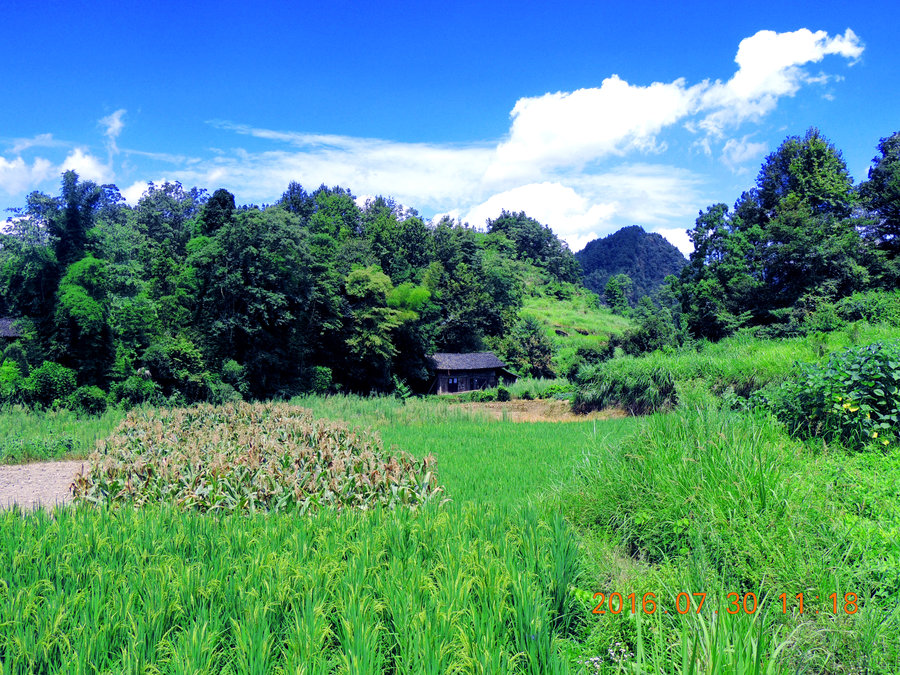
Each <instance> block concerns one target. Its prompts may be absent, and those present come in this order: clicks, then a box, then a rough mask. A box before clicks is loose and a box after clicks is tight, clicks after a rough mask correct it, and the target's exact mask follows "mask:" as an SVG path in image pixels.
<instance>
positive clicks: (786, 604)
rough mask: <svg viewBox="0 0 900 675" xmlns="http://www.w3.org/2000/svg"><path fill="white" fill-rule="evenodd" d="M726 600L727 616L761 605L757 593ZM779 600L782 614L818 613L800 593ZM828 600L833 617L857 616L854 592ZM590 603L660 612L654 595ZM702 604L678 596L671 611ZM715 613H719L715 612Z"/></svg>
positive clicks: (699, 598) (601, 609) (604, 608)
mask: <svg viewBox="0 0 900 675" xmlns="http://www.w3.org/2000/svg"><path fill="white" fill-rule="evenodd" d="M597 598H599V599H600V600H599V602H597ZM725 598H726V601H727V602H726V604H725V608H724V611H725V612H727V613H728V614H742V613H743V614H754V613H756V610H757V609H759V604H760V603H759V601H758V600H757V596H756V593H744V594H743V595H741V594H740V593H728V594H727V595H726V596H725ZM778 599H779V600H781V612H782V614H787V613H788V611H793V610H794V609H796V610H797V612H798V613H799V614H803V613H804V610H805V611H806V612H807V613H812V612H815V613H816V614H818V613H819V605H815V604H814V605H813V607H814V609H810V603H807V604H806V606H804V596H803V593H797V594H796V595H794V596H791V597H789V596H788V594H787V593H782V594H781V595H779V596H778ZM815 599H816V601H817V602H819V596H818V595H817V596H815ZM828 599H830V600H831V602H830V603H828V604H825V605H822V607H823V608H824V611H826V612H827V611H830V612H831V613H832V614H838V613H840V612H843V613H845V614H856V613H857V612H858V611H859V597H858V596H857V595H856V593H844V595H843V597H840V596H838V594H837V593H832V594H831V595H829V596H828ZM593 600H594V601H595V602H597V604H596V606H595V607H594V609H593V610H592V612H591V613H592V614H621V613H622V612H623V611H625V612H627V613H630V614H637V613H639V612H640V613H643V614H653V613H655V612H656V611H657V610H658V609H660V607H659V605H658V604H657V598H656V593H644V595H643V596H638V595H637V594H636V593H629V594H628V595H622V594H621V593H610V594H609V595H606V594H605V593H602V592H597V593H594V596H593ZM705 602H706V593H679V594H678V595H676V596H675V606H674V607H673V611H674V612H676V613H678V614H688V613H690V612H694V613H695V614H699V613H700V611H701V610H702V609H703V604H704V603H705ZM628 610H630V612H629V611H628ZM661 611H662V612H663V613H664V614H668V613H669V610H668V608H663V609H661ZM714 611H715V612H716V613H718V610H714Z"/></svg>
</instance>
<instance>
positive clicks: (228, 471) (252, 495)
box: [75, 403, 442, 513]
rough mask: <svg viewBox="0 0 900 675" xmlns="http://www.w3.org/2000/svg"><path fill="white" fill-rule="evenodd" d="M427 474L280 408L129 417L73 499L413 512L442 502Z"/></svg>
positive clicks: (424, 466) (364, 437) (354, 434)
mask: <svg viewBox="0 0 900 675" xmlns="http://www.w3.org/2000/svg"><path fill="white" fill-rule="evenodd" d="M433 464H434V458H433V457H426V458H425V459H422V460H418V459H414V458H413V457H411V456H409V455H407V454H406V453H402V452H400V453H398V454H396V455H390V456H389V455H388V454H387V453H386V452H385V451H384V450H383V449H382V445H381V441H380V440H379V439H378V437H377V436H374V435H371V434H366V433H363V432H359V431H355V430H351V429H350V428H349V427H347V426H344V425H341V424H335V423H329V422H324V421H322V420H314V419H313V417H312V414H311V413H310V412H309V411H308V410H304V409H303V408H299V407H296V406H292V405H289V404H286V403H278V404H276V403H267V404H261V403H257V404H249V403H238V404H228V405H222V406H212V405H208V404H201V405H197V406H195V407H192V408H180V409H164V410H132V411H131V412H130V413H129V414H128V416H127V417H126V419H125V421H124V422H123V423H122V424H121V425H119V427H118V429H117V430H116V433H114V434H113V435H112V436H111V437H110V438H108V439H107V440H105V441H100V442H99V443H98V446H97V450H96V451H95V452H94V453H93V454H92V455H91V457H90V470H89V471H88V473H87V475H79V476H77V477H76V479H75V497H76V499H79V500H83V501H88V502H95V503H99V502H109V503H127V504H134V505H136V506H141V505H144V504H150V503H157V502H168V503H173V504H175V505H177V506H178V507H179V508H182V509H196V510H199V511H203V512H206V511H293V512H297V511H299V512H301V513H305V512H307V511H311V510H317V509H319V508H325V507H327V508H334V509H341V508H362V509H366V508H370V507H373V506H377V505H383V506H387V507H395V506H400V505H404V506H410V507H416V506H419V505H422V504H425V503H426V502H428V501H430V500H432V499H433V498H434V497H436V496H438V495H439V494H440V493H441V492H442V488H440V487H438V486H437V480H436V478H435V474H434V472H433V470H432V465H433Z"/></svg>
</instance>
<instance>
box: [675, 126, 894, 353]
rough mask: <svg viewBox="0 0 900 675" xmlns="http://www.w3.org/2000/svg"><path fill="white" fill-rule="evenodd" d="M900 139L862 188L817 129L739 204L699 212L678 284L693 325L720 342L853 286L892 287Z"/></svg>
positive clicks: (792, 143) (789, 144)
mask: <svg viewBox="0 0 900 675" xmlns="http://www.w3.org/2000/svg"><path fill="white" fill-rule="evenodd" d="M892 138H893V137H892ZM895 145H896V141H893V140H891V139H885V140H883V141H882V143H881V145H880V146H879V147H880V149H881V150H882V152H883V153H884V154H883V156H882V158H881V159H879V158H876V166H875V167H873V169H872V171H871V173H870V180H869V181H868V182H867V183H865V184H864V186H863V188H862V190H861V191H860V190H858V189H857V188H856V187H855V186H854V185H853V180H852V178H851V177H850V175H849V173H848V172H847V167H846V164H845V163H844V160H843V157H842V155H841V152H840V151H839V150H837V149H836V148H835V147H834V146H833V145H832V144H831V143H830V142H828V140H827V139H826V138H825V137H824V136H823V135H822V134H821V133H820V132H819V131H818V130H817V129H810V130H809V131H808V132H807V133H806V134H805V135H804V136H803V137H796V136H792V137H789V138H787V139H786V140H785V141H784V142H783V143H782V144H781V146H780V147H779V148H778V150H776V151H775V152H773V153H772V154H770V155H769V156H768V157H767V158H766V160H765V162H764V163H763V165H762V167H761V169H760V172H759V175H758V177H757V179H756V186H755V187H754V188H753V189H751V190H749V191H747V192H745V193H744V194H743V195H741V197H740V199H738V201H737V203H736V204H735V206H734V209H733V210H729V209H728V207H727V206H726V205H725V204H715V205H712V206H710V207H708V208H707V209H706V210H705V211H704V212H701V213H700V216H699V217H698V218H697V222H696V226H695V227H694V229H693V230H692V231H691V232H690V236H691V240H692V241H693V243H694V248H695V250H694V252H693V253H692V254H691V257H690V262H689V264H688V265H687V266H686V267H685V268H684V269H683V270H682V272H681V276H680V281H679V283H678V284H677V285H676V288H677V290H678V291H679V293H680V297H681V311H682V312H683V320H684V322H685V326H686V327H687V328H688V329H689V330H690V332H691V333H692V334H693V335H694V336H696V337H707V338H711V339H719V338H721V337H724V336H726V335H729V334H731V333H733V332H734V331H735V330H737V329H738V328H740V327H741V326H744V325H751V326H773V327H778V326H784V325H788V324H791V319H792V318H794V319H795V320H796V315H797V313H798V312H801V313H804V314H809V313H813V312H815V311H816V310H817V309H818V308H819V306H820V305H823V304H828V303H833V302H836V301H839V300H840V299H841V298H845V297H847V296H849V295H851V294H853V293H854V292H857V291H863V290H867V289H870V288H873V287H874V288H878V287H881V288H889V289H893V288H894V287H895V286H896V284H897V280H898V276H897V268H896V265H895V264H894V256H895V254H894V252H893V248H894V247H895V239H896V237H895V236H894V235H893V234H891V227H892V223H893V220H892V218H893V215H892V214H893V213H894V211H893V210H892V209H895V208H896V202H897V194H895V193H894V192H892V189H893V188H892V187H891V185H893V183H892V181H893V180H894V178H893V175H894V174H893V171H894V169H893V168H892V167H893V166H894V164H895V163H896V158H895V155H896V152H895V148H894V146H895ZM861 202H864V203H865V204H867V205H868V207H869V211H868V212H866V211H865V210H863V209H860V208H859V206H860V204H861Z"/></svg>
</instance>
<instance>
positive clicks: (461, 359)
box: [430, 352, 516, 394]
mask: <svg viewBox="0 0 900 675" xmlns="http://www.w3.org/2000/svg"><path fill="white" fill-rule="evenodd" d="M430 358H431V365H432V369H433V370H434V376H435V378H434V382H433V383H432V385H431V391H432V392H435V393H437V394H455V393H456V392H460V391H473V390H475V389H491V388H493V387H496V386H497V385H498V384H500V383H501V382H502V383H503V384H511V383H513V382H515V381H516V376H515V374H513V373H511V372H509V370H507V369H506V364H505V363H503V361H501V360H500V359H498V358H497V357H496V356H495V355H494V353H493V352H474V353H471V354H434V355H432V356H431V357H430Z"/></svg>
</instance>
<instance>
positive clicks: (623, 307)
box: [603, 274, 632, 315]
mask: <svg viewBox="0 0 900 675" xmlns="http://www.w3.org/2000/svg"><path fill="white" fill-rule="evenodd" d="M631 288H632V282H631V278H630V277H629V276H628V275H627V274H614V275H613V276H611V277H610V278H609V281H607V282H606V288H605V289H604V291H603V299H604V301H605V302H606V304H607V305H608V306H609V308H610V309H611V310H612V311H613V313H615V314H622V315H624V314H627V313H628V309H629V305H628V295H629V293H630V292H631Z"/></svg>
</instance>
